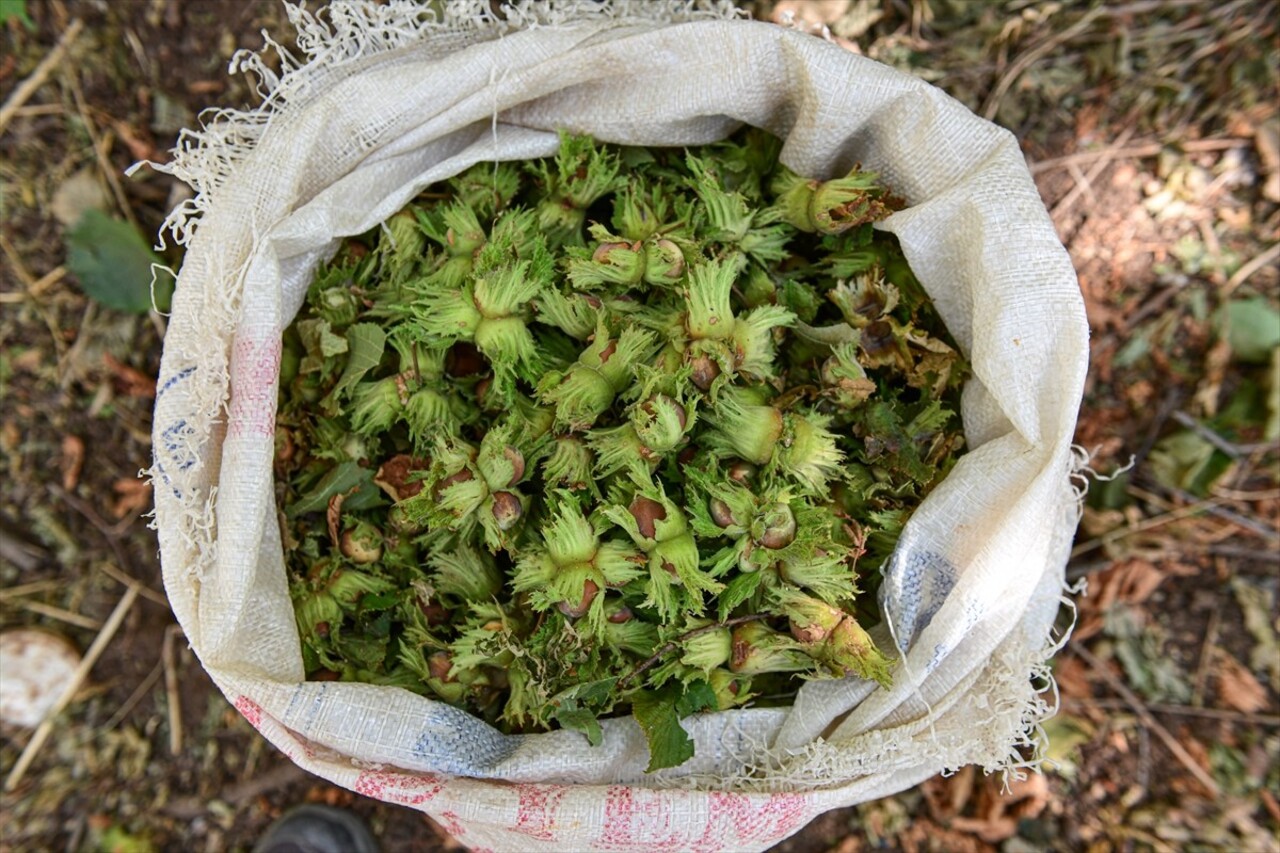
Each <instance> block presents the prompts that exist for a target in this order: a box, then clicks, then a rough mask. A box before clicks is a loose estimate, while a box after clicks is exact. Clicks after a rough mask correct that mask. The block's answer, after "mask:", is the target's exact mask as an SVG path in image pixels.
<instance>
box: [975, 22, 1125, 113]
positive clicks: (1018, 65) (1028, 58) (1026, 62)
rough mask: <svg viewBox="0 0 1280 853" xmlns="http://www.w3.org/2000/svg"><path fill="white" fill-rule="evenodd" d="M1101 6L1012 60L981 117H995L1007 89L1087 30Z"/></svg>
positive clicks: (989, 97) (984, 107) (988, 99)
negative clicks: (1034, 66)
mask: <svg viewBox="0 0 1280 853" xmlns="http://www.w3.org/2000/svg"><path fill="white" fill-rule="evenodd" d="M1103 8H1104V7H1102V6H1097V7H1095V8H1093V9H1090V10H1089V11H1088V12H1086V13H1085V15H1084V16H1083V17H1082V18H1081V19H1080V20H1078V21H1076V22H1075V23H1074V24H1072V25H1071V26H1069V27H1067V28H1066V29H1065V30H1063V31H1062V32H1060V33H1058V34H1057V35H1056V36H1054V37H1053V38H1051V39H1048V40H1046V41H1045V42H1044V43H1042V44H1039V45H1037V46H1036V47H1034V48H1032V49H1031V50H1028V51H1027V52H1026V53H1024V54H1022V55H1021V56H1019V57H1018V58H1017V59H1016V60H1014V63H1013V65H1011V66H1010V67H1009V70H1008V71H1006V72H1005V73H1004V76H1003V77H1001V78H1000V80H999V81H998V82H997V83H996V87H995V89H994V90H992V92H991V95H990V96H988V98H987V103H986V104H985V105H984V106H983V108H982V117H983V118H985V119H986V120H987V121H991V120H992V119H994V118H995V117H996V113H998V112H999V111H1000V102H1001V101H1003V100H1004V96H1005V94H1006V93H1007V92H1008V91H1009V87H1010V86H1012V85H1013V84H1014V82H1015V81H1016V80H1017V79H1018V78H1019V77H1021V76H1022V74H1023V72H1024V71H1026V70H1027V69H1028V68H1030V67H1031V66H1032V65H1034V64H1036V63H1037V62H1039V61H1040V60H1041V59H1042V58H1043V57H1045V56H1047V55H1048V54H1049V53H1051V52H1052V51H1053V50H1054V48H1056V47H1057V46H1058V45H1060V44H1063V43H1064V42H1068V41H1070V40H1071V39H1073V38H1075V37H1076V36H1078V35H1080V33H1082V32H1084V31H1085V30H1087V29H1088V28H1089V25H1090V24H1092V23H1093V22H1094V20H1096V19H1097V17H1098V16H1099V15H1101V14H1102V11H1103Z"/></svg>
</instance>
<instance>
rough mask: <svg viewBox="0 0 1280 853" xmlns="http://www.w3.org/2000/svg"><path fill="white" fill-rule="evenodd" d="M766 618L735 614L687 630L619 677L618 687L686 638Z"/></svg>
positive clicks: (761, 614) (627, 682) (626, 683)
mask: <svg viewBox="0 0 1280 853" xmlns="http://www.w3.org/2000/svg"><path fill="white" fill-rule="evenodd" d="M764 618H767V614H764V613H753V614H751V615H750V616H735V617H734V618H733V619H728V620H725V621H724V622H713V623H711V624H710V625H703V626H702V627H701V628H694V629H693V630H692V631H685V632H684V633H683V634H681V635H680V636H678V637H676V638H675V639H674V640H671V641H670V642H669V643H667V644H666V645H665V646H663V647H662V648H660V649H658V650H657V651H656V652H654V653H653V656H652V657H650V658H649V659H648V660H645V661H644V662H642V663H641V664H640V665H639V666H637V667H636V668H635V669H633V670H631V671H630V672H628V673H627V674H626V675H624V676H622V678H620V679H618V689H619V690H621V689H623V688H624V687H626V686H627V685H628V684H630V683H631V680H632V679H634V678H635V677H636V676H637V675H639V674H640V673H642V672H644V671H645V670H646V669H648V668H649V667H651V666H653V665H654V664H655V663H657V662H658V661H659V660H661V659H662V656H663V655H665V654H667V653H668V652H673V651H675V650H676V648H677V647H678V646H679V645H680V644H681V643H682V642H684V641H685V640H688V639H690V638H692V637H696V636H698V635H699V634H705V633H707V632H708V631H714V630H716V629H718V628H730V627H732V626H734V625H741V624H742V623H743V622H755V621H757V620H760V619H764Z"/></svg>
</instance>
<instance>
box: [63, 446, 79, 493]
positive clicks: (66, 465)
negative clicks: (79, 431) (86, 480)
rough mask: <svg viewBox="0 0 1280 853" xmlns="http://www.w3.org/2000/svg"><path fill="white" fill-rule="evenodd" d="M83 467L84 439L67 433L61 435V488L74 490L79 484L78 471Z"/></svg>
mask: <svg viewBox="0 0 1280 853" xmlns="http://www.w3.org/2000/svg"><path fill="white" fill-rule="evenodd" d="M83 468H84V441H83V440H82V439H81V438H80V436H78V435H71V434H70V433H68V434H67V435H64V436H63V437H62V490H63V491H64V492H74V491H75V490H76V486H78V485H80V471H81V470H82V469H83Z"/></svg>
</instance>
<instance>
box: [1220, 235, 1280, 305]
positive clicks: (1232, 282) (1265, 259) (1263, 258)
mask: <svg viewBox="0 0 1280 853" xmlns="http://www.w3.org/2000/svg"><path fill="white" fill-rule="evenodd" d="M1276 258H1280V243H1276V244H1275V245H1274V246H1272V247H1271V248H1270V249H1267V250H1266V251H1265V252H1263V253H1262V254H1261V255H1258V256H1257V257H1255V258H1254V259H1253V260H1251V261H1249V263H1247V264H1245V265H1244V266H1242V267H1240V269H1238V270H1236V271H1235V272H1234V273H1232V274H1231V278H1229V279H1227V283H1226V284H1225V285H1223V288H1222V294H1221V296H1220V298H1221V299H1226V298H1227V297H1228V296H1230V295H1231V294H1232V293H1235V291H1236V288H1237V287H1239V286H1240V285H1242V284H1244V283H1245V282H1246V281H1248V279H1249V276H1251V275H1253V274H1254V273H1256V272H1257V271H1258V270H1260V269H1262V268H1263V267H1265V266H1266V265H1267V264H1271V263H1274V262H1275V260H1276Z"/></svg>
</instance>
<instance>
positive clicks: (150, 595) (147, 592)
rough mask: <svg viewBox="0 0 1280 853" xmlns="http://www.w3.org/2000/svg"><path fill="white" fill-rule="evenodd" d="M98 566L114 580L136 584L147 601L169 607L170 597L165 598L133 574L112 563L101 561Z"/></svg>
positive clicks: (127, 584)
mask: <svg viewBox="0 0 1280 853" xmlns="http://www.w3.org/2000/svg"><path fill="white" fill-rule="evenodd" d="M98 568H100V569H102V572H103V574H105V575H107V576H108V577H110V578H111V579H112V580H115V581H117V582H119V583H122V584H124V585H125V586H136V587H137V588H138V592H139V594H141V595H142V597H143V598H145V599H146V600H147V601H150V602H152V603H154V604H159V605H160V606H161V607H163V608H165V609H166V610H167V609H169V599H167V598H165V597H164V596H163V595H162V594H160V593H158V592H156V591H155V590H154V589H152V588H151V587H149V586H147V585H146V584H144V583H143V582H142V581H140V580H138V579H137V578H135V577H133V576H132V575H128V574H125V573H124V572H122V571H120V569H118V568H116V567H115V566H113V565H111V564H110V563H99V564H98Z"/></svg>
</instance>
